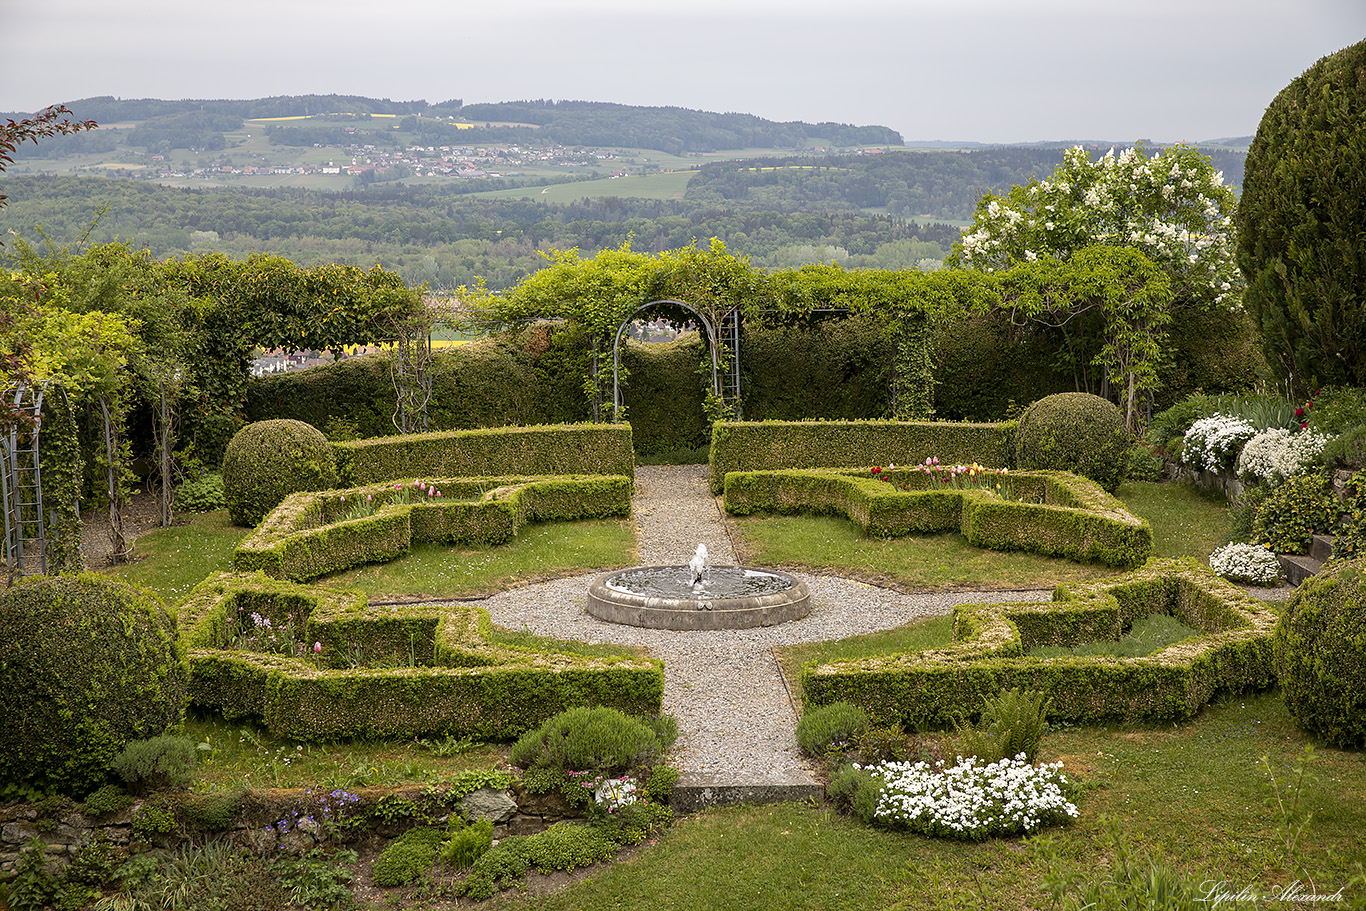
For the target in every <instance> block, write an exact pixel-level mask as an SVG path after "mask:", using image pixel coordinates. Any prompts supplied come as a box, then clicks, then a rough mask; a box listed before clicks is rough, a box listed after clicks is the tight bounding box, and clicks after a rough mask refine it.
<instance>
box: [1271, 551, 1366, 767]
mask: <svg viewBox="0 0 1366 911" xmlns="http://www.w3.org/2000/svg"><path fill="white" fill-rule="evenodd" d="M1363 572H1366V560H1362V559H1358V560H1353V561H1350V562H1348V563H1344V564H1342V565H1340V566H1338V567H1337V568H1336V569H1334V570H1326V571H1323V572H1320V573H1318V574H1316V575H1315V576H1313V577H1311V578H1310V579H1308V580H1306V581H1305V582H1304V583H1303V584H1301V585H1300V587H1299V588H1298V589H1297V590H1296V591H1295V594H1294V595H1292V596H1291V597H1290V600H1289V601H1287V602H1286V606H1285V613H1284V614H1282V615H1281V619H1280V621H1279V622H1278V623H1277V624H1276V631H1275V634H1274V635H1273V637H1272V640H1271V643H1272V650H1273V652H1274V654H1275V658H1276V665H1277V672H1278V674H1279V675H1280V683H1281V692H1282V693H1283V694H1284V696H1285V704H1286V707H1287V708H1289V710H1290V714H1291V715H1292V716H1293V717H1294V718H1295V721H1296V722H1298V723H1299V725H1300V726H1301V727H1303V728H1304V729H1305V730H1307V731H1309V732H1311V733H1313V734H1315V735H1316V736H1319V737H1322V738H1323V739H1324V740H1326V741H1328V742H1329V743H1331V744H1334V745H1335V746H1338V747H1341V748H1343V749H1355V748H1359V747H1360V746H1361V745H1362V744H1363V743H1366V584H1363V581H1362V573H1363Z"/></svg>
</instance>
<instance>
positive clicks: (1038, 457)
mask: <svg viewBox="0 0 1366 911" xmlns="http://www.w3.org/2000/svg"><path fill="white" fill-rule="evenodd" d="M1129 445H1130V440H1129V431H1128V430H1126V429H1125V427H1124V416H1123V415H1121V414H1120V413H1119V409H1118V408H1116V407H1115V406H1114V405H1112V404H1111V403H1109V402H1107V401H1106V400H1105V399H1103V398H1101V397H1100V396H1098V395H1091V394H1090V393H1087V392H1061V393H1058V394H1057V395H1050V396H1045V397H1044V398H1041V399H1039V400H1038V401H1037V402H1035V403H1034V404H1033V405H1030V406H1029V407H1028V408H1026V409H1025V412H1024V414H1022V415H1020V426H1019V427H1018V428H1017V429H1016V431H1015V467H1017V468H1022V469H1026V470H1040V469H1043V470H1052V471H1070V472H1072V473H1073V474H1079V475H1081V476H1082V477H1085V478H1090V479H1091V480H1093V481H1095V482H1096V483H1097V484H1099V485H1100V486H1101V487H1103V488H1105V489H1106V490H1107V491H1109V492H1110V493H1114V492H1115V491H1116V490H1118V489H1119V484H1120V482H1121V481H1123V480H1124V476H1125V474H1126V472H1127V471H1128V461H1129V460H1128V453H1129Z"/></svg>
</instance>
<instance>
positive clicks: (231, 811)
mask: <svg viewBox="0 0 1366 911" xmlns="http://www.w3.org/2000/svg"><path fill="white" fill-rule="evenodd" d="M244 793H245V792H243V791H226V792H222V793H217V794H189V795H186V797H185V799H184V800H182V801H181V803H180V812H181V815H182V816H183V817H184V818H185V827H186V828H187V829H192V830H194V831H197V832H226V831H227V830H228V829H231V828H232V826H233V823H234V822H236V820H237V808H238V805H239V804H241V802H242V797H243V795H244Z"/></svg>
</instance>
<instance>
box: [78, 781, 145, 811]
mask: <svg viewBox="0 0 1366 911" xmlns="http://www.w3.org/2000/svg"><path fill="white" fill-rule="evenodd" d="M132 802H133V798H132V797H131V796H130V795H129V794H128V793H127V792H125V791H124V790H123V788H121V787H119V786H118V785H116V784H107V785H104V786H102V787H99V788H96V789H95V791H94V792H93V793H92V794H91V795H90V796H89V797H87V798H86V799H85V812H86V813H88V814H90V815H91V816H108V815H109V814H111V813H117V812H119V811H120V810H123V809H126V808H127V807H128V805H129V804H131V803H132Z"/></svg>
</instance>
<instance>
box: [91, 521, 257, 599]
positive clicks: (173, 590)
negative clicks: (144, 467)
mask: <svg viewBox="0 0 1366 911" xmlns="http://www.w3.org/2000/svg"><path fill="white" fill-rule="evenodd" d="M249 531H250V529H247V528H238V527H237V526H235V525H233V524H232V522H231V520H229V519H228V511H227V510H226V509H220V510H217V511H215V512H204V513H194V514H191V515H190V516H189V517H188V524H185V525H173V526H171V527H170V528H159V529H157V530H155V531H151V532H148V533H147V534H145V535H142V536H141V537H139V538H138V539H137V543H136V546H135V547H134V551H133V553H134V556H135V557H136V558H137V559H136V561H135V562H133V563H125V564H122V565H120V566H114V567H110V568H109V569H108V570H107V572H108V573H109V574H110V575H113V576H117V577H118V578H120V579H124V580H127V581H129V582H136V583H138V584H140V585H145V586H147V587H148V588H150V589H152V590H153V591H154V592H156V593H157V594H158V595H160V596H161V599H162V600H163V601H165V602H166V603H167V604H177V603H179V602H180V601H181V600H183V599H184V598H185V596H186V595H188V594H189V593H190V589H192V588H194V587H195V586H196V585H198V584H199V583H200V582H202V581H204V579H205V578H206V577H208V576H209V575H212V574H213V573H218V572H225V571H227V570H228V569H231V568H232V551H233V548H235V547H236V546H237V543H238V542H239V541H241V540H242V539H243V538H245V537H246V536H247V533H248V532H249Z"/></svg>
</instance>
